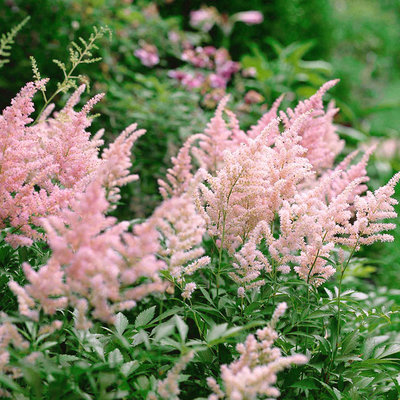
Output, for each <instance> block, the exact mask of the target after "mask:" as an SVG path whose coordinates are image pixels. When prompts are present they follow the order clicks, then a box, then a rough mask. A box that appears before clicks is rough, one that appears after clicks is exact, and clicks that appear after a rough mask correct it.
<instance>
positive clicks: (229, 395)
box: [207, 303, 308, 400]
mask: <svg viewBox="0 0 400 400" xmlns="http://www.w3.org/2000/svg"><path fill="white" fill-rule="evenodd" d="M285 310H286V303H281V304H279V305H278V307H277V309H276V310H275V312H274V314H273V316H272V318H271V321H270V322H269V324H268V325H267V326H266V327H265V328H264V329H259V330H258V331H257V333H256V335H257V338H256V337H255V336H254V335H249V336H248V337H247V339H246V341H245V342H244V343H239V344H238V345H237V346H236V349H237V351H238V352H239V353H240V357H239V359H238V360H236V361H234V362H232V363H231V364H230V365H223V366H222V367H221V379H222V381H223V389H222V388H221V386H220V385H219V384H218V383H217V381H216V380H215V379H214V378H207V383H208V386H209V387H210V389H211V390H212V391H213V392H214V393H213V394H211V395H210V396H209V397H208V399H209V400H217V399H227V400H256V399H257V398H258V396H260V395H263V396H267V397H268V398H277V397H279V396H280V392H279V390H278V389H277V388H276V387H275V386H274V385H275V383H276V381H277V373H278V372H280V371H282V370H283V369H285V368H288V367H289V366H290V365H293V364H297V365H300V364H304V363H306V362H307V361H308V359H307V357H306V356H304V355H302V354H294V355H291V356H286V357H284V356H282V354H281V351H280V350H279V348H277V347H273V344H274V342H275V340H276V339H277V338H278V334H277V333H276V331H275V326H276V323H277V321H278V319H279V318H280V317H281V316H282V314H283V313H284V312H285Z"/></svg>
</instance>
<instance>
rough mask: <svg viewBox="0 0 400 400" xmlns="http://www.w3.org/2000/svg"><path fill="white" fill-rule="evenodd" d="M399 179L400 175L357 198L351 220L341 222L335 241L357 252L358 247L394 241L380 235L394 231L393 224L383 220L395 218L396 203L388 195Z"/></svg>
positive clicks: (394, 226) (391, 193)
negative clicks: (353, 215)
mask: <svg viewBox="0 0 400 400" xmlns="http://www.w3.org/2000/svg"><path fill="white" fill-rule="evenodd" d="M399 180H400V172H398V173H397V174H396V175H394V176H393V178H392V179H390V181H389V182H388V183H387V184H386V185H385V186H382V187H380V188H379V189H377V190H375V192H374V193H372V192H370V191H368V192H367V194H366V195H365V196H362V197H361V196H356V198H355V199H354V208H355V218H354V221H353V220H351V219H349V220H344V221H343V222H342V224H341V227H340V229H339V230H338V235H337V238H336V242H337V243H339V244H344V245H346V246H349V247H352V248H355V249H356V250H358V249H359V247H360V246H361V245H370V244H372V243H374V242H377V241H379V242H391V241H393V236H392V235H390V234H386V233H381V232H384V231H389V230H393V229H395V228H396V224H393V223H385V222H382V220H385V219H389V218H396V217H397V213H396V211H395V209H394V206H395V205H396V204H398V201H397V200H396V199H393V198H392V197H391V196H393V194H394V192H395V191H394V187H395V186H396V184H397V183H398V182H399Z"/></svg>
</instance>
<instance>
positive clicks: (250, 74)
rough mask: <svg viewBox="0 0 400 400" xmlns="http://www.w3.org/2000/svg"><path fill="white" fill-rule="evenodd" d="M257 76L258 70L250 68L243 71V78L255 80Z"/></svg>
mask: <svg viewBox="0 0 400 400" xmlns="http://www.w3.org/2000/svg"><path fill="white" fill-rule="evenodd" d="M256 75H257V70H256V69H255V68H254V67H248V68H244V69H243V70H242V76H243V77H244V78H254V77H255V76H256Z"/></svg>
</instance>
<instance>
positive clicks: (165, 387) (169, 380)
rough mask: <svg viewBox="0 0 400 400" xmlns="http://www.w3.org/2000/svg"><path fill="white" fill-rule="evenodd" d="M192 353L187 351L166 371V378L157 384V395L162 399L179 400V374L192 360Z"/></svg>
mask: <svg viewBox="0 0 400 400" xmlns="http://www.w3.org/2000/svg"><path fill="white" fill-rule="evenodd" d="M193 356H194V353H193V351H189V352H188V353H186V354H185V355H183V356H182V357H181V359H180V360H179V361H178V362H177V363H176V364H175V365H174V366H173V367H172V368H171V369H170V370H169V371H168V374H167V377H166V378H165V379H164V380H163V381H159V382H158V387H157V393H158V394H159V396H160V397H161V398H162V399H166V400H179V397H178V396H179V393H180V390H179V385H178V380H179V374H180V373H181V372H182V371H183V370H184V369H185V368H186V365H187V364H188V363H189V362H190V361H191V360H192V358H193Z"/></svg>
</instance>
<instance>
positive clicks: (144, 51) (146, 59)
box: [134, 43, 160, 67]
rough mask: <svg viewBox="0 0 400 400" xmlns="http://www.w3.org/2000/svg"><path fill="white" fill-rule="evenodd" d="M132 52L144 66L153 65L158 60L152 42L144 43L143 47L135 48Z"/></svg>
mask: <svg viewBox="0 0 400 400" xmlns="http://www.w3.org/2000/svg"><path fill="white" fill-rule="evenodd" d="M134 54H135V56H136V57H137V58H139V60H140V61H141V63H142V64H143V65H145V66H146V67H154V65H157V64H158V63H159V62H160V57H159V56H158V50H157V47H156V46H153V45H152V44H147V43H146V44H144V45H143V47H141V48H140V49H137V50H135V53H134Z"/></svg>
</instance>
